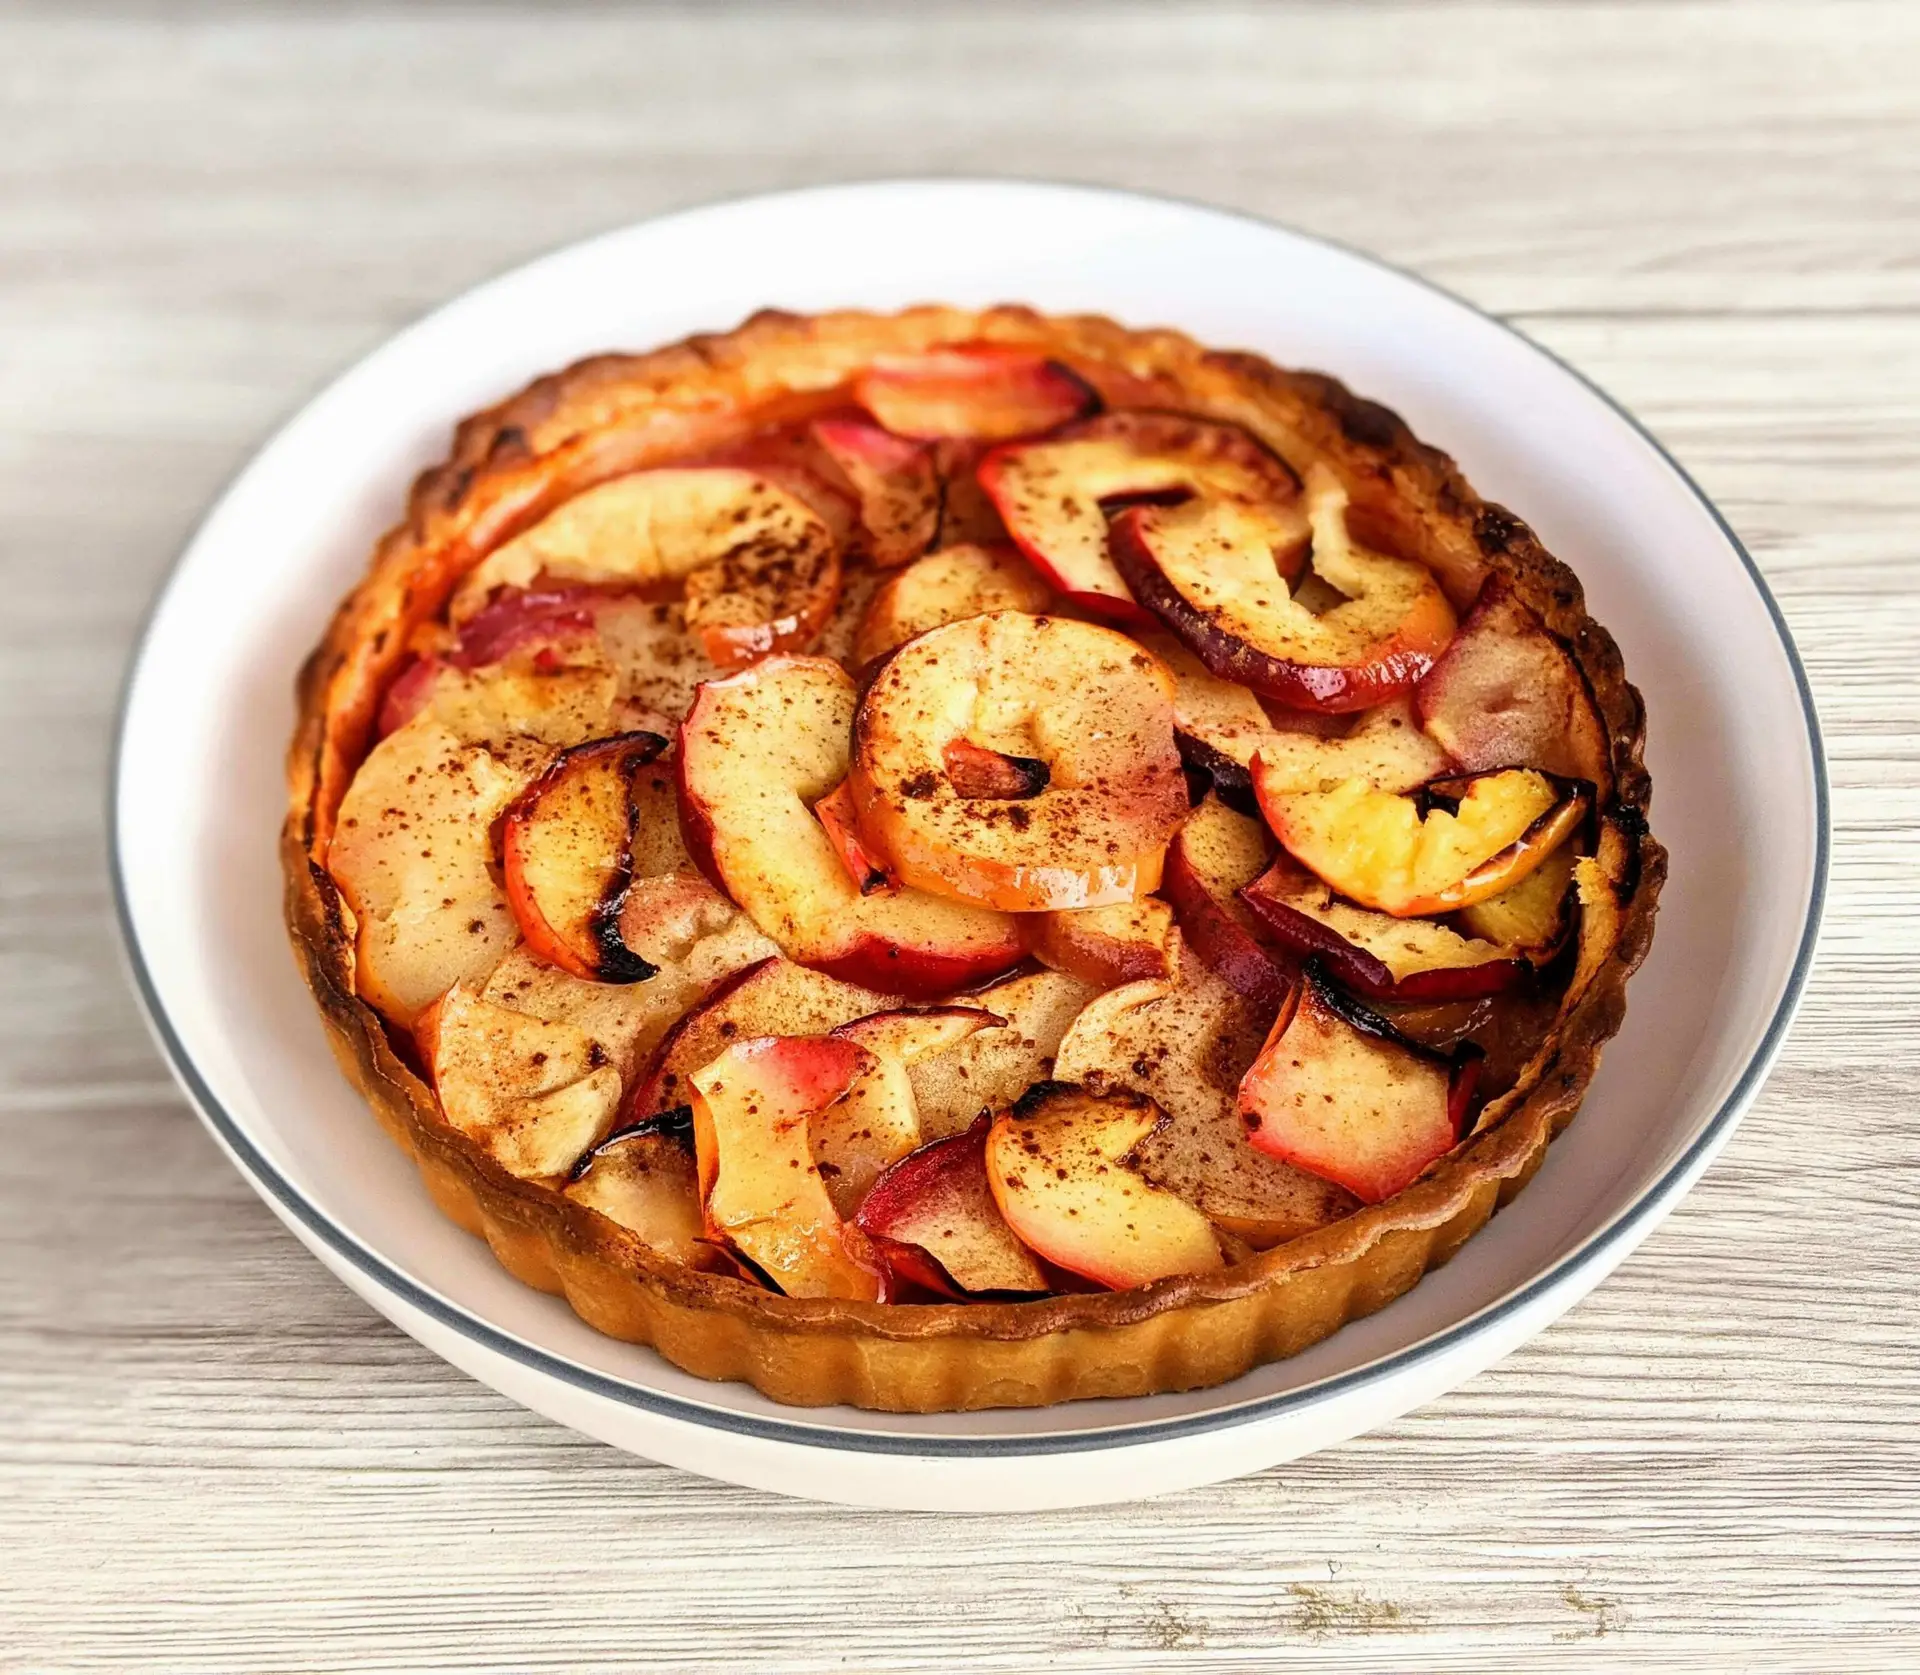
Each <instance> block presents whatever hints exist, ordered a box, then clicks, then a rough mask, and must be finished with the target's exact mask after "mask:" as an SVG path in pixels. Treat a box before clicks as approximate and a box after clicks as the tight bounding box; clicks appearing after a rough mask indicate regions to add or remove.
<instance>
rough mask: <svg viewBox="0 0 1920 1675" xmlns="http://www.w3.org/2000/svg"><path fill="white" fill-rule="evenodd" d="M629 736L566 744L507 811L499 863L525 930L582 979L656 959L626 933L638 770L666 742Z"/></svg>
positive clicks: (543, 951) (611, 977) (623, 976)
mask: <svg viewBox="0 0 1920 1675" xmlns="http://www.w3.org/2000/svg"><path fill="white" fill-rule="evenodd" d="M666 744H667V741H666V740H665V739H663V738H661V737H660V736H659V735H658V734H656V733H625V734H621V735H619V736H618V737H615V738H611V739H599V740H596V741H594V742H593V743H592V744H584V745H575V746H574V747H573V748H572V749H570V750H564V751H562V752H561V753H560V754H559V755H558V756H557V757H555V758H554V760H553V763H552V765H551V766H550V767H549V768H548V769H547V771H546V772H545V773H543V774H542V775H541V776H540V777H539V778H538V779H537V780H535V781H534V782H533V784H532V785H530V786H529V787H528V788H527V789H526V790H525V791H524V792H522V793H521V794H520V796H519V797H518V798H517V799H516V800H515V802H514V804H513V806H512V807H511V808H509V809H508V810H507V816H506V822H505V825H504V826H503V827H502V830H501V840H500V854H501V870H502V874H503V876H504V878H505V881H506V890H507V901H508V902H509V903H510V904H511V905H512V908H513V916H514V918H515V920H516V921H518V923H519V926H520V934H521V935H522V936H524V937H525V938H526V939H527V943H528V945H529V946H530V947H531V948H532V949H533V951H534V952H535V953H536V954H538V955H539V956H540V957H541V958H542V959H545V960H551V961H552V962H553V963H554V964H555V965H557V966H559V967H560V968H561V970H563V971H570V972H572V973H573V975H574V976H576V977H585V978H589V979H591V980H593V981H596V982H601V983H638V982H641V981H643V980H644V979H646V978H648V977H651V976H652V975H653V974H654V972H655V970H656V969H657V968H656V967H655V966H653V965H652V964H650V963H649V962H648V961H647V960H645V959H643V958H641V956H640V955H639V954H637V953H635V952H634V951H633V950H632V949H631V948H629V947H628V946H627V944H626V943H625V941H623V940H622V938H621V935H620V919H621V912H622V909H623V908H624V907H625V906H626V899H627V890H628V887H629V885H630V884H631V883H632V881H633V838H634V825H635V821H636V818H637V816H638V813H639V810H638V808H637V807H636V804H635V800H634V797H633V793H632V787H633V777H634V775H635V774H636V773H637V772H638V771H639V770H640V769H641V768H642V767H644V766H645V765H646V764H647V763H648V762H651V761H652V760H653V758H654V757H656V756H658V755H659V754H660V752H661V751H662V750H664V749H665V748H666Z"/></svg>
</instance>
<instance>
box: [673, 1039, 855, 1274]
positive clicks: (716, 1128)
mask: <svg viewBox="0 0 1920 1675" xmlns="http://www.w3.org/2000/svg"><path fill="white" fill-rule="evenodd" d="M872 1064H873V1055H872V1054H871V1053H869V1052H868V1051H867V1050H866V1049H865V1048H864V1047H861V1046H859V1045H858V1044H857V1043H855V1042H852V1041H843V1040H840V1039H839V1038H837V1037H835V1036H831V1035H810V1036H774V1037H767V1038H761V1039H757V1040H752V1041H738V1042H735V1043H734V1044H733V1045H732V1046H731V1047H728V1048H727V1049H726V1050H725V1051H724V1052H723V1053H721V1054H720V1055H719V1057H718V1058H716V1059H714V1060H713V1061H712V1062H711V1063H709V1064H706V1065H704V1066H702V1067H701V1068H700V1069H698V1070H696V1071H694V1072H693V1074H692V1075H691V1076H690V1077H689V1078H688V1080H689V1082H690V1084H691V1086H692V1092H693V1140H694V1151H695V1154H696V1158H697V1162H698V1168H699V1184H700V1202H701V1210H702V1219H703V1221H704V1224H705V1227H706V1233H707V1237H708V1238H710V1239H712V1240H714V1241H716V1242H717V1243H720V1244H723V1245H726V1246H729V1247H731V1248H732V1249H734V1250H737V1251H739V1252H740V1254H741V1255H742V1256H744V1257H746V1258H747V1260H748V1261H750V1262H751V1263H753V1264H754V1266H755V1267H757V1268H758V1269H759V1270H760V1272H761V1273H763V1274H765V1275H766V1276H767V1278H768V1279H770V1280H771V1281H772V1282H773V1283H774V1284H775V1285H777V1286H778V1287H779V1288H780V1289H781V1290H782V1291H783V1292H785V1293H786V1294H787V1295H788V1296H789V1297H844V1298H851V1299H856V1300H859V1301H862V1302H872V1301H874V1300H875V1299H876V1298H877V1297H878V1296H879V1286H878V1284H877V1282H876V1281H875V1279H874V1276H873V1275H872V1274H871V1273H870V1272H868V1271H867V1270H866V1269H865V1268H863V1267H861V1266H860V1265H859V1264H858V1263H857V1262H855V1261H854V1260H853V1259H852V1258H851V1257H850V1256H848V1255H847V1252H846V1248H845V1246H844V1244H843V1243H842V1240H841V1231H842V1227H843V1223H842V1222H841V1219H840V1214H839V1212H838V1211H837V1210H835V1208H834V1207H833V1200H832V1199H831V1197H829V1195H828V1193H827V1187H826V1183H825V1182H824V1181H823V1180H822V1179H821V1178H820V1171H819V1170H818V1169H817V1168H815V1167H814V1161H813V1151H812V1145H811V1138H810V1134H811V1125H812V1122H813V1119H814V1117H815V1115H816V1114H817V1113H819V1112H821V1111H824V1110H825V1109H826V1108H827V1107H828V1106H830V1105H832V1104H833V1102H834V1101H835V1100H837V1099H839V1098H841V1097H842V1096H843V1095H844V1094H845V1093H846V1092H847V1090H848V1089H849V1088H850V1087H852V1086H853V1084H854V1082H855V1081H856V1080H857V1079H858V1078H859V1077H860V1076H861V1074H862V1073H863V1072H865V1071H867V1070H868V1069H870V1068H871V1066H872Z"/></svg>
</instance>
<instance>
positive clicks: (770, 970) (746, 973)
mask: <svg viewBox="0 0 1920 1675" xmlns="http://www.w3.org/2000/svg"><path fill="white" fill-rule="evenodd" d="M890 1005H892V1001H891V1000H890V998H889V997H888V996H886V995H883V994H879V993H877V992H875V991H874V990H872V989H863V988H861V987H860V986H859V985H858V984H855V983H842V982H840V981H839V980H838V979H836V978H832V977H828V976H826V975H825V974H824V973H822V972H818V971H813V970H810V969H809V968H808V967H806V966H803V965H795V964H794V963H793V961H791V960H788V959H782V958H781V957H780V956H778V955H775V956H773V957H771V958H769V959H764V960H760V961H758V962H757V963H756V964H753V965H750V966H746V967H744V968H742V969H741V970H739V971H736V972H734V973H733V974H732V976H730V977H728V978H726V979H725V980H724V981H722V982H721V983H719V984H717V985H715V987H714V988H713V990H712V992H711V993H709V994H708V995H707V996H706V998H705V999H704V1000H702V1001H701V1002H700V1003H699V1004H698V1005H696V1006H694V1007H693V1008H692V1009H691V1010H690V1011H688V1012H687V1014H686V1015H685V1016H684V1017H683V1018H681V1019H680V1021H679V1022H678V1023H677V1024H675V1025H674V1026H673V1028H672V1029H670V1030H668V1031H667V1033H666V1036H665V1037H664V1039H663V1040H662V1041H661V1042H660V1046H659V1050H658V1052H657V1053H656V1054H655V1055H654V1060H653V1064H652V1066H651V1069H650V1071H649V1074H648V1075H647V1077H646V1079H645V1080H644V1081H643V1082H642V1084H641V1086H640V1088H639V1090H638V1092H637V1093H636V1094H635V1095H634V1099H633V1103H632V1106H631V1115H633V1116H634V1117H636V1118H638V1117H650V1116H653V1115H654V1114H655V1113H657V1112H660V1111H669V1110H672V1109H673V1107H674V1106H676V1105H684V1104H686V1103H687V1101H688V1099H689V1098H690V1097H691V1092H690V1088H689V1085H688V1080H687V1078H688V1077H689V1076H690V1075H691V1074H692V1072H694V1071H696V1070H698V1069H699V1068H700V1067H701V1065H703V1064H707V1063H709V1062H710V1061H712V1060H713V1059H715V1058H717V1057H719V1055H720V1054H721V1053H722V1052H724V1051H725V1050H726V1048H727V1046H728V1045H729V1043H731V1042H734V1041H745V1040H747V1039H749V1038H751V1037H756V1036H773V1035H781V1036H786V1035H793V1036H800V1035H824V1034H826V1033H827V1032H828V1031H830V1030H832V1029H835V1028H837V1027H838V1026H839V1025H841V1024H846V1023H851V1022H852V1021H853V1020H854V1019H855V1018H864V1017H866V1016H867V1015H868V1014H869V1013H873V1012H883V1011H885V1010H886V1009H887V1008H888V1007H889V1006H890Z"/></svg>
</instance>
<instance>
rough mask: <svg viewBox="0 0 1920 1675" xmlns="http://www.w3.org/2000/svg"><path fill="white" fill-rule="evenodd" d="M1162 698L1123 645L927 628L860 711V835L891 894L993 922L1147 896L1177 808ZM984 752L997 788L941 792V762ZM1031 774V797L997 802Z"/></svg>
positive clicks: (1080, 632) (1002, 624)
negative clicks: (970, 908)
mask: <svg viewBox="0 0 1920 1675" xmlns="http://www.w3.org/2000/svg"><path fill="white" fill-rule="evenodd" d="M1172 688H1173V681H1172V677H1171V676H1169V675H1168V673H1167V672H1166V670H1165V669H1163V668H1162V667H1161V666H1160V664H1159V663H1157V662H1156V661H1155V660H1154V659H1153V658H1152V657H1151V656H1149V655H1148V654H1147V653H1146V652H1145V651H1143V650H1141V649H1140V647H1139V646H1137V645H1136V644H1134V642H1133V641H1131V640H1129V639H1127V638H1126V637H1125V636H1124V635H1121V634H1118V633H1115V632H1114V631H1113V630H1111V629H1107V628H1101V627H1097V626H1095V625H1093V624H1090V623H1083V622H1074V621H1070V620H1068V619H1066V618H1061V617H1033V616H1026V615H1024V614H1022V613H1020V612H1017V611H996V612H992V613H990V614H988V615H986V616H978V617H969V618H967V619H966V620H965V621H962V622H951V623H948V624H946V625H945V626H944V627H941V628H936V629H933V630H932V631H931V632H929V633H926V634H922V635H921V636H920V637H919V638H918V639H915V640H911V641H909V642H908V643H907V644H906V645H904V646H902V647H901V648H900V649H899V650H898V651H897V652H895V653H894V654H893V656H892V657H890V658H889V659H888V660H887V661H886V663H885V664H884V665H883V666H882V668H881V670H880V672H879V673H878V674H877V675H876V676H875V677H874V680H873V683H872V685H870V686H869V687H868V688H867V691H866V693H865V695H864V696H863V697H862V698H861V700H860V705H859V710H858V713H857V715H856V717H855V720H854V726H853V732H854V744H853V762H852V778H853V787H854V798H855V801H856V803H857V805H858V807H859V811H860V829H861V831H862V832H863V833H865V834H866V835H867V836H868V837H869V838H871V839H872V840H873V842H874V844H875V845H876V846H877V847H878V848H879V849H880V850H881V851H882V852H884V853H885V854H886V856H887V857H888V859H889V860H890V861H891V862H892V863H893V867H894V870H895V871H896V872H897V873H898V875H899V877H900V878H901V879H902V880H903V881H904V882H905V883H907V884H909V885H912V886H914V887H916V888H918V889H922V890H928V891H933V892H937V893H939V894H941V895H945V896H948V897H951V898H953V899H955V900H958V901H970V902H978V903H980V904H982V905H983V906H987V907H994V908H998V909H1001V910H1003V911H1006V912H1045V911H1049V910H1052V909H1057V908H1081V907H1105V906H1107V905H1109V904H1111V903H1114V902H1124V901H1133V900H1135V899H1137V898H1139V897H1141V896H1145V895H1149V894H1151V893H1152V891H1153V890H1154V889H1155V888H1156V887H1157V886H1158V884H1159V882H1160V869H1161V864H1162V861H1163V859H1164V856H1165V851H1166V845H1167V840H1168V839H1169V838H1170V837H1171V836H1172V834H1173V831H1174V829H1175V828H1176V827H1177V826H1178V825H1179V823H1180V821H1181V820H1182V819H1183V818H1184V817H1185V815H1186V810H1187V792H1186V781H1185V778H1184V776H1183V775H1182V773H1181V768H1180V756H1179V752H1178V750H1177V749H1176V748H1175V746H1174V742H1173V708H1172ZM956 746H958V747H960V748H959V750H958V752H957V754H955V755H950V754H949V750H950V747H956ZM969 747H971V748H969ZM989 755H997V756H999V757H1001V758H1004V759H1005V764H1011V766H1005V764H1003V765H1002V766H1003V767H1004V781H1003V780H1002V779H1000V778H996V779H994V780H992V781H986V780H982V781H981V782H979V783H976V782H975V781H974V780H972V779H971V778H969V777H967V776H964V775H963V778H962V783H960V784H956V783H955V781H954V779H953V778H952V777H951V771H952V768H953V766H954V765H955V763H956V762H958V761H962V760H965V761H968V762H970V763H971V762H977V761H980V760H982V759H983V758H985V757H987V756H989ZM1028 762H1030V763H1033V764H1036V765H1037V766H1035V767H1031V768H1029V767H1026V766H1023V765H1021V764H1023V763H1028ZM1039 766H1044V768H1045V770H1046V773H1047V782H1046V784H1045V786H1044V788H1042V789H1039V790H1038V791H1037V793H1036V794H1033V795H1030V796H1024V797H1021V798H1018V799H1017V800H1011V799H1009V798H1008V797H1007V791H1008V790H1013V791H1020V790H1024V788H1025V786H1026V784H1028V783H1031V782H1032V781H1034V780H1037V778H1038V768H1039ZM970 771H971V770H969V772H970ZM1000 771H1001V769H1000V768H996V773H999V772H1000ZM968 789H974V790H976V791H978V790H987V791H989V792H991V793H992V794H991V795H988V796H980V795H971V796H970V795H968V794H967V791H968Z"/></svg>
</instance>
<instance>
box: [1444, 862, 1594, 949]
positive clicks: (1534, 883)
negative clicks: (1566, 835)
mask: <svg viewBox="0 0 1920 1675" xmlns="http://www.w3.org/2000/svg"><path fill="white" fill-rule="evenodd" d="M1578 860H1579V856H1578V853H1577V851H1576V849H1575V846H1574V845H1573V844H1571V843H1563V844H1562V845H1561V846H1560V847H1559V848H1558V849H1556V850H1554V852H1553V853H1552V854H1551V855H1549V856H1548V857H1547V858H1546V859H1545V860H1544V861H1542V862H1541V863H1540V864H1539V865H1538V866H1537V867H1535V868H1534V869H1533V871H1532V872H1530V873H1528V874H1527V875H1526V877H1524V878H1523V879H1521V880H1520V882H1519V883H1517V884H1515V885H1513V886H1512V888H1510V889H1506V890H1502V891H1501V892H1500V894H1499V895H1497V896H1489V897H1488V898H1487V899H1486V900H1485V901H1481V902H1475V903H1474V904H1473V905H1472V906H1471V907H1467V908H1463V909H1462V910H1461V912H1460V916H1459V917H1460V928H1461V929H1462V930H1464V931H1466V932H1467V933H1468V934H1469V935H1472V936H1476V937H1478V938H1480V939H1481V940H1482V941H1484V942H1490V943H1492V944H1493V945H1494V946H1495V947H1498V948H1501V949H1504V950H1505V951H1506V952H1507V953H1509V954H1511V955H1512V956H1513V957H1514V958H1516V959H1522V960H1526V961H1527V962H1528V963H1530V964H1532V965H1545V964H1546V963H1547V962H1548V961H1549V960H1551V959H1553V958H1554V956H1555V955H1557V954H1558V953H1559V952H1560V950H1561V949H1562V948H1564V947H1565V946H1566V944H1567V938H1568V937H1570V936H1571V935H1572V934H1573V926H1574V919H1575V916H1576V915H1575V908H1576V907H1577V905H1578V902H1577V898H1576V896H1575V892H1574V888H1573V872H1574V866H1575V864H1576V863H1577V861H1578Z"/></svg>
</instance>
